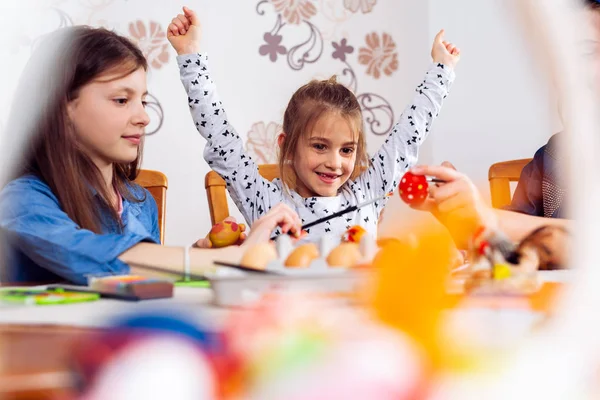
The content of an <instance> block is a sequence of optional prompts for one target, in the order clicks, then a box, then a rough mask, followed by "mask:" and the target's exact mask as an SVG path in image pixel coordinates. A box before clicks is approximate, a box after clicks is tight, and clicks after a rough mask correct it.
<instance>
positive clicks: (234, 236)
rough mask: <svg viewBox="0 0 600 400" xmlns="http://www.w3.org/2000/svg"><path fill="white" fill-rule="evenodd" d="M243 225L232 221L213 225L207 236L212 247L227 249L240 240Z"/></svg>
mask: <svg viewBox="0 0 600 400" xmlns="http://www.w3.org/2000/svg"><path fill="white" fill-rule="evenodd" d="M243 226H244V225H243V224H238V223H235V222H233V221H223V222H219V223H217V224H215V225H214V226H213V227H212V229H211V230H210V232H209V234H208V239H209V240H210V242H211V243H212V246H213V247H227V246H231V245H234V244H236V243H237V242H238V241H239V240H240V235H241V234H242V232H243V230H242V227H243Z"/></svg>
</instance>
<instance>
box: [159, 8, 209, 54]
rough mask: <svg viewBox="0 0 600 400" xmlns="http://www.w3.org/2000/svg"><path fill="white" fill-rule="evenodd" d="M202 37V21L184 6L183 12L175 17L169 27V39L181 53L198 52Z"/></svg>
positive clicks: (178, 52)
mask: <svg viewBox="0 0 600 400" xmlns="http://www.w3.org/2000/svg"><path fill="white" fill-rule="evenodd" d="M201 37H202V30H201V29H200V21H199V20H198V17H197V16H196V13H195V12H193V11H192V10H190V9H189V8H187V7H183V14H179V15H177V16H176V17H175V18H173V20H172V21H171V23H170V24H169V27H168V28H167V39H169V42H170V43H171V46H173V48H174V49H175V51H176V52H177V54H179V55H182V54H192V53H198V52H199V51H200V38H201Z"/></svg>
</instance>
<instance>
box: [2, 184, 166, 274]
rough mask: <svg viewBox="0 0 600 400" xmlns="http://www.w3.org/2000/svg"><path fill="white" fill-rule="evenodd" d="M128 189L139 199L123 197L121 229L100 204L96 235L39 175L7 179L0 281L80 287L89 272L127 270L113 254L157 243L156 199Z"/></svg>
mask: <svg viewBox="0 0 600 400" xmlns="http://www.w3.org/2000/svg"><path fill="white" fill-rule="evenodd" d="M131 191H132V193H133V194H134V196H135V197H136V198H139V199H143V201H141V202H139V203H135V202H130V201H128V200H127V199H125V198H124V199H123V213H122V217H121V220H122V224H123V228H121V227H120V226H119V223H118V221H114V219H112V217H111V216H110V213H109V212H108V210H107V209H106V208H103V207H101V206H100V205H99V207H100V209H101V210H103V209H104V210H106V211H101V227H102V234H96V233H94V232H92V231H89V230H87V229H81V228H80V227H79V226H77V224H76V223H75V222H74V221H73V220H71V219H70V218H69V217H68V216H67V214H66V213H65V212H64V211H63V210H62V209H61V207H60V204H59V202H58V199H57V198H56V196H55V195H54V193H52V191H51V190H50V187H49V186H48V185H47V184H46V183H44V182H43V181H42V180H41V179H40V178H38V177H36V176H33V175H27V176H23V177H20V178H18V179H15V180H13V181H11V182H10V183H8V185H6V186H5V187H4V189H2V191H1V192H0V227H1V228H2V233H3V235H4V239H5V240H4V241H3V242H4V243H3V244H4V249H5V251H6V254H5V255H6V257H4V260H3V261H4V265H2V266H1V267H2V269H3V270H2V271H1V272H2V275H1V276H2V280H3V281H5V282H9V283H23V282H32V283H46V282H57V281H69V282H72V283H75V284H82V285H84V284H86V283H87V277H88V276H89V275H116V274H127V273H129V266H128V265H127V264H125V263H124V262H122V261H121V260H119V259H118V258H117V257H118V256H119V255H120V254H121V253H123V252H125V251H126V250H128V249H130V248H131V247H133V246H135V245H136V244H138V243H140V242H143V241H146V242H153V243H160V234H159V229H158V211H157V207H156V202H155V201H154V199H153V197H152V195H151V194H150V193H149V192H148V191H147V190H145V189H143V188H141V187H140V186H137V185H131Z"/></svg>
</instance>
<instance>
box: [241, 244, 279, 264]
mask: <svg viewBox="0 0 600 400" xmlns="http://www.w3.org/2000/svg"><path fill="white" fill-rule="evenodd" d="M273 260H277V251H276V250H275V245H274V244H273V243H261V244H257V245H255V246H252V247H250V248H249V249H248V250H246V252H245V253H244V256H243V257H242V261H241V264H242V265H243V266H244V267H250V268H256V269H265V268H266V267H267V264H269V263H270V262H271V261H273Z"/></svg>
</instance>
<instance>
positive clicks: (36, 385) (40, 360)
mask: <svg viewBox="0 0 600 400" xmlns="http://www.w3.org/2000/svg"><path fill="white" fill-rule="evenodd" d="M95 331H96V329H91V328H80V327H68V326H60V325H35V324H30V325H10V324H9V325H1V326H0V354H1V358H0V399H5V398H6V399H50V398H52V399H56V398H57V396H61V395H67V394H68V393H69V391H70V389H71V388H72V387H73V384H74V382H72V378H71V376H70V374H69V373H68V370H67V367H68V359H69V354H70V350H71V349H72V347H73V344H74V343H76V341H78V340H81V339H83V338H85V337H86V335H89V334H90V333H93V332H95Z"/></svg>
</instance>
